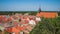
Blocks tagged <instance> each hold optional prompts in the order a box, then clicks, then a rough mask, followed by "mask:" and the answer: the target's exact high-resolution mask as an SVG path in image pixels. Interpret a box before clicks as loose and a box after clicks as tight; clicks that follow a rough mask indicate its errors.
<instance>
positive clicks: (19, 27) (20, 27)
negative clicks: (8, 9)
mask: <svg viewBox="0 0 60 34" xmlns="http://www.w3.org/2000/svg"><path fill="white" fill-rule="evenodd" d="M16 28H17V29H18V30H20V31H21V30H24V28H23V27H22V26H16Z"/></svg>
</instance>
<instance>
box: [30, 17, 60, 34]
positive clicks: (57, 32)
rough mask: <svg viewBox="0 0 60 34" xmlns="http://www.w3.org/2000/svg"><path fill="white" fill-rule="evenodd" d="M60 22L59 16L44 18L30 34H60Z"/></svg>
mask: <svg viewBox="0 0 60 34" xmlns="http://www.w3.org/2000/svg"><path fill="white" fill-rule="evenodd" d="M59 22H60V21H59V19H58V18H53V19H50V18H42V21H41V22H39V24H37V25H36V27H35V28H34V29H33V30H32V31H31V32H30V34H60V23H59Z"/></svg>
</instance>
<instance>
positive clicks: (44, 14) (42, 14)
mask: <svg viewBox="0 0 60 34" xmlns="http://www.w3.org/2000/svg"><path fill="white" fill-rule="evenodd" d="M36 16H39V17H45V18H55V17H56V16H57V12H40V13H37V15H36Z"/></svg>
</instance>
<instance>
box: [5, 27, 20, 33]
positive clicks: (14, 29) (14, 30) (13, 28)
mask: <svg viewBox="0 0 60 34" xmlns="http://www.w3.org/2000/svg"><path fill="white" fill-rule="evenodd" d="M6 31H7V32H9V33H11V32H14V33H18V32H20V31H19V30H18V29H16V28H15V27H12V28H7V29H6Z"/></svg>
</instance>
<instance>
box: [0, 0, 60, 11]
mask: <svg viewBox="0 0 60 34" xmlns="http://www.w3.org/2000/svg"><path fill="white" fill-rule="evenodd" d="M39 8H41V10H42V11H60V0H0V11H38V10H39Z"/></svg>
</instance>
